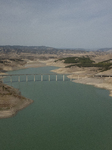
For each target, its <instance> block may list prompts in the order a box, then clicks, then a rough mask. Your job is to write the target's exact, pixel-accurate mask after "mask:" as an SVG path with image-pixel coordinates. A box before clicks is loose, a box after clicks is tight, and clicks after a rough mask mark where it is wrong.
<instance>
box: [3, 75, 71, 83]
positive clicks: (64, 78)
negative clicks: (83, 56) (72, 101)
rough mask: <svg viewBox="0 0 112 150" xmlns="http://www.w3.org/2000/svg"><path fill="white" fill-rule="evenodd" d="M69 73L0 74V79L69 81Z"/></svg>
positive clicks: (5, 80) (14, 80)
mask: <svg viewBox="0 0 112 150" xmlns="http://www.w3.org/2000/svg"><path fill="white" fill-rule="evenodd" d="M67 75H69V74H66V75H65V74H6V75H0V77H1V78H2V81H3V82H5V83H7V82H11V83H12V82H30V81H33V82H36V81H70V80H71V79H69V78H67Z"/></svg>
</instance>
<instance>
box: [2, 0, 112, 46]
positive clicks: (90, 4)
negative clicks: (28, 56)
mask: <svg viewBox="0 0 112 150" xmlns="http://www.w3.org/2000/svg"><path fill="white" fill-rule="evenodd" d="M111 14H112V1H111V0H106V1H105V0H102V1H101V0H70V1H68V0H57V1H56V0H19V1H13V0H1V1H0V22H1V23H0V44H16V43H17V44H20V45H29V44H30V45H48V46H54V47H85V48H86V47H91V48H92V47H95V46H96V47H110V46H111V42H110V39H111V38H112V19H111ZM9 37H13V38H9ZM26 37H27V38H26ZM93 41H94V42H93ZM98 41H99V42H98Z"/></svg>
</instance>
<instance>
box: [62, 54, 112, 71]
mask: <svg viewBox="0 0 112 150" xmlns="http://www.w3.org/2000/svg"><path fill="white" fill-rule="evenodd" d="M59 60H61V61H62V60H63V61H64V63H66V64H70V65H68V66H66V67H68V68H70V67H72V66H78V67H99V69H101V71H106V70H109V69H111V68H112V62H111V60H112V59H109V60H106V61H102V62H99V63H95V62H94V61H93V60H91V59H90V58H89V57H67V58H62V59H59Z"/></svg>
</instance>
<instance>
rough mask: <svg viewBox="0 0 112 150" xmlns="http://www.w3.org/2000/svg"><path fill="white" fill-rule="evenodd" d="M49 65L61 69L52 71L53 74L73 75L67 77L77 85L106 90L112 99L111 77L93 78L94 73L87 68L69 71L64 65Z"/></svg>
mask: <svg viewBox="0 0 112 150" xmlns="http://www.w3.org/2000/svg"><path fill="white" fill-rule="evenodd" d="M47 65H52V66H56V67H59V69H55V70H52V72H55V73H58V74H71V75H68V76H67V77H68V78H70V79H74V80H72V81H73V82H75V83H80V84H86V85H92V86H94V87H97V88H103V89H106V90H108V91H109V92H110V94H109V96H111V97H112V78H111V77H110V78H109V77H102V78H101V77H100V78H98V77H93V76H94V72H88V70H87V68H81V69H80V68H77V67H75V69H73V68H72V69H69V68H65V67H66V65H65V64H64V63H54V62H50V63H47ZM108 72H112V70H111V71H109V70H108V71H105V72H103V74H107V73H108ZM87 73H91V75H89V74H87ZM96 74H100V75H101V74H102V72H100V73H97V72H96Z"/></svg>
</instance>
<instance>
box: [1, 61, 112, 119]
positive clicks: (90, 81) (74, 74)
mask: <svg viewBox="0 0 112 150" xmlns="http://www.w3.org/2000/svg"><path fill="white" fill-rule="evenodd" d="M44 66H55V67H59V69H54V70H51V71H52V72H55V73H58V74H69V73H70V74H71V75H68V76H67V77H68V78H71V79H75V80H73V82H76V83H81V84H87V85H93V86H95V87H98V88H104V89H106V90H109V91H110V96H111V97H112V79H111V78H107V77H105V78H104V77H103V78H97V77H94V78H93V77H89V76H85V74H86V71H85V69H84V70H78V69H77V68H75V70H73V69H71V70H70V69H68V68H65V64H64V63H60V62H57V63H56V62H54V59H50V60H45V61H39V60H38V61H29V62H27V63H26V64H25V65H24V66H22V67H18V68H16V69H15V68H14V69H12V70H19V69H25V68H37V67H44ZM78 75H79V78H78ZM2 84H3V83H2ZM3 85H5V84H3ZM6 86H7V85H6ZM7 87H10V86H7ZM10 88H11V89H12V91H13V94H12V95H11V96H12V97H11V98H12V99H15V100H16V101H17V100H18V101H21V100H22V103H19V104H17V105H16V107H12V108H10V109H8V110H0V118H9V117H12V116H14V115H16V113H17V112H18V111H19V110H21V109H23V108H25V107H27V106H28V105H30V104H31V103H33V100H30V99H27V98H25V97H23V96H21V94H20V93H18V90H17V89H16V91H15V88H13V87H10ZM14 93H15V94H14ZM15 95H16V97H15ZM0 96H1V95H0ZM8 98H9V97H8Z"/></svg>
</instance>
